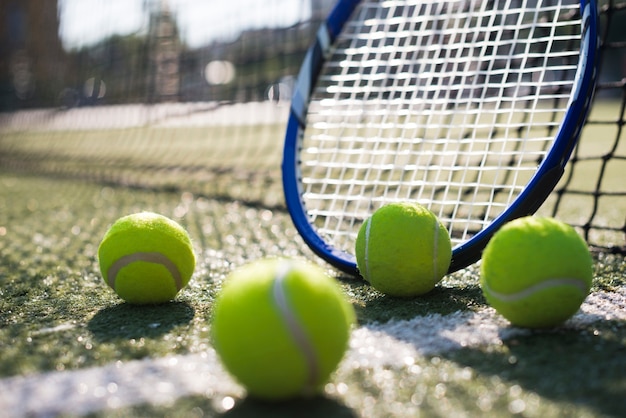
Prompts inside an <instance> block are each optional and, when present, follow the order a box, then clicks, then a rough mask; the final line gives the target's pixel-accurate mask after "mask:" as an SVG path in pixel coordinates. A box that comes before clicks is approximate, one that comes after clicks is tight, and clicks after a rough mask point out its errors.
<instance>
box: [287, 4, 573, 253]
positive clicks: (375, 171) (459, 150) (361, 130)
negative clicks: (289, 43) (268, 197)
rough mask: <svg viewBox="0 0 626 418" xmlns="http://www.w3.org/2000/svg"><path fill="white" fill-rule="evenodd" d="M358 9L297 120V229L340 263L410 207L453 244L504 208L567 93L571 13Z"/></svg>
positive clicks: (463, 7) (560, 8) (554, 9)
mask: <svg viewBox="0 0 626 418" xmlns="http://www.w3.org/2000/svg"><path fill="white" fill-rule="evenodd" d="M357 3H359V4H358V5H357V6H356V8H355V10H354V11H353V12H352V14H351V17H350V19H348V20H347V21H346V23H345V25H344V26H343V28H342V30H341V32H340V33H339V34H338V35H337V37H336V39H334V42H333V43H332V45H331V46H330V48H329V49H328V50H327V51H325V58H324V61H323V63H322V65H321V69H320V71H319V74H317V79H316V80H315V83H314V85H313V86H312V88H311V92H310V95H309V97H308V105H307V107H306V109H305V110H304V111H303V113H304V114H303V115H299V117H301V118H302V119H303V120H302V124H303V127H302V132H301V138H300V139H299V141H300V142H299V144H298V149H299V150H300V152H299V155H298V158H297V159H298V175H299V179H298V181H299V192H300V199H301V202H302V206H303V210H304V211H305V212H306V214H305V216H306V217H307V219H308V223H310V225H312V227H313V229H314V230H315V234H317V235H319V236H320V237H321V238H322V239H323V240H324V241H326V242H327V243H328V244H329V245H331V246H332V247H334V248H336V249H338V250H339V251H343V252H346V253H348V254H349V253H352V251H353V247H354V241H355V238H356V234H357V232H358V228H359V227H360V225H361V224H362V222H363V221H364V220H365V219H366V218H367V217H369V216H370V215H371V214H372V213H373V211H374V210H376V209H377V208H379V207H380V206H382V205H384V204H385V203H390V202H393V201H401V200H411V201H416V202H419V203H422V204H423V205H425V206H427V207H428V208H429V209H430V210H432V211H433V212H434V213H435V214H436V215H437V216H438V217H439V218H440V219H441V220H442V221H443V223H444V224H445V225H446V227H447V228H448V231H449V232H450V235H451V237H452V241H453V243H454V244H456V245H461V244H463V243H464V242H467V241H468V240H470V239H471V238H472V237H473V236H474V235H476V234H478V233H479V232H480V231H483V230H485V229H486V228H487V227H488V226H489V225H490V224H492V223H493V222H494V220H496V219H497V218H498V217H499V216H501V215H502V213H504V212H505V211H506V210H507V209H508V208H510V207H511V205H512V204H513V202H515V201H516V199H518V197H519V196H520V195H521V194H522V193H523V192H524V190H525V188H526V187H527V185H528V184H529V182H531V181H532V180H533V178H534V176H535V175H536V173H537V171H538V167H540V165H541V164H542V162H543V161H544V160H545V159H546V157H547V156H548V154H549V153H550V151H551V148H552V146H553V144H554V143H555V136H556V135H557V133H558V132H559V129H560V127H561V125H562V121H563V119H564V118H565V115H566V114H567V112H568V110H569V106H570V105H571V102H572V95H573V92H574V91H575V89H576V83H577V71H579V63H580V56H581V43H582V41H581V38H582V36H581V31H582V25H583V17H582V15H581V12H580V7H581V3H580V2H579V1H574V0H570V1H567V0H565V1H550V0H506V1H487V0H444V1H442V0H419V1H412V0H404V1H402V0H385V1H375V0H365V1H361V2H357ZM544 198H545V197H544Z"/></svg>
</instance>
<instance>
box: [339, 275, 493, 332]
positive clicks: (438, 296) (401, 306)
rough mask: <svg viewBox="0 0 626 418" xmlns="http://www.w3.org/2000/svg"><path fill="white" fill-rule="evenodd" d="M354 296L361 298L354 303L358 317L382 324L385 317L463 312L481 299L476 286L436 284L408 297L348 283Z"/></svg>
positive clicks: (480, 302) (400, 317)
mask: <svg viewBox="0 0 626 418" xmlns="http://www.w3.org/2000/svg"><path fill="white" fill-rule="evenodd" d="M351 287H352V289H353V290H354V291H355V292H358V293H361V295H360V296H359V297H358V298H357V299H358V300H360V301H364V302H362V303H359V304H355V305H354V307H355V310H356V312H357V316H358V317H359V319H361V318H363V319H364V320H365V321H366V322H372V321H373V322H380V323H384V322H387V321H389V320H392V319H393V320H408V319H412V318H414V317H416V316H425V315H431V314H439V315H448V314H451V313H454V312H458V311H466V310H468V307H473V306H483V305H485V303H486V302H485V300H484V297H483V294H482V291H481V290H480V287H479V286H478V285H469V286H463V287H445V286H441V285H438V286H436V287H435V288H434V289H433V290H431V291H430V292H428V293H426V294H424V295H420V296H415V297H411V298H399V297H393V296H387V295H384V294H382V293H380V292H377V291H375V290H373V289H372V288H371V287H370V286H369V285H368V284H354V285H351Z"/></svg>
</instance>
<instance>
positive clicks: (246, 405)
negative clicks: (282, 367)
mask: <svg viewBox="0 0 626 418" xmlns="http://www.w3.org/2000/svg"><path fill="white" fill-rule="evenodd" d="M218 416H220V417H223V418H263V417H267V418H270V417H271V418H292V417H298V418H318V417H333V418H356V417H357V414H356V412H355V411H354V410H352V409H350V408H348V407H347V406H345V405H343V404H341V403H339V402H338V401H336V400H334V399H330V398H327V397H325V396H317V397H314V398H311V399H294V400H289V401H283V402H264V401H260V400H257V399H254V398H249V397H248V398H244V399H242V400H241V401H239V402H238V403H237V404H235V406H234V407H233V408H232V409H230V410H228V411H226V412H224V413H223V414H222V415H218Z"/></svg>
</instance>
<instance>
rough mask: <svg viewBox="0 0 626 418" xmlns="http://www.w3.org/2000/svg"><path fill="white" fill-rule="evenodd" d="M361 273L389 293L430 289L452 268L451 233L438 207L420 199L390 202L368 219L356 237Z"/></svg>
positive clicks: (406, 293) (417, 292) (410, 293)
mask: <svg viewBox="0 0 626 418" xmlns="http://www.w3.org/2000/svg"><path fill="white" fill-rule="evenodd" d="M355 252H356V261H357V267H358V269H359V273H360V274H361V276H363V278H364V279H365V280H366V281H368V282H369V283H370V284H371V285H372V286H373V287H374V288H375V289H377V290H379V291H380V292H383V293H385V294H387V295H390V296H399V297H411V296H417V295H422V294H424V293H427V292H429V291H431V290H432V289H433V288H434V287H435V285H436V284H437V283H438V282H439V281H440V280H441V279H442V278H443V276H444V275H445V274H446V273H447V272H448V268H449V267H450V261H451V257H452V245H451V243H450V235H449V234H448V231H447V230H446V228H445V227H444V226H443V224H442V223H441V222H440V221H439V220H438V219H437V217H436V216H435V214H434V213H432V212H431V211H429V210H428V209H426V208H425V207H423V206H421V205H419V204H417V203H409V202H405V203H391V204H388V205H385V206H383V207H381V208H380V209H378V210H377V211H376V212H374V214H373V215H372V216H371V217H370V218H369V219H367V220H366V221H365V222H364V223H363V225H361V228H360V229H359V233H358V235H357V239H356V251H355Z"/></svg>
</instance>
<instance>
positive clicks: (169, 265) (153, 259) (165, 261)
mask: <svg viewBox="0 0 626 418" xmlns="http://www.w3.org/2000/svg"><path fill="white" fill-rule="evenodd" d="M137 261H144V262H146V263H153V264H160V265H162V266H163V267H165V268H166V269H167V270H168V271H169V272H170V274H171V275H172V278H173V279H174V284H175V285H176V289H178V290H181V289H182V287H183V280H182V278H181V276H180V271H178V267H177V266H176V264H174V263H173V262H172V260H170V259H169V258H167V257H166V256H164V255H163V254H161V253H158V252H145V253H144V252H137V253H133V254H128V255H125V256H123V257H120V258H118V259H117V260H116V261H115V263H113V264H111V267H109V270H108V272H107V276H108V284H109V286H111V287H112V288H113V289H115V279H116V278H117V274H118V273H119V272H120V270H121V269H123V268H124V267H126V266H127V265H129V264H132V263H134V262H137Z"/></svg>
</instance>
